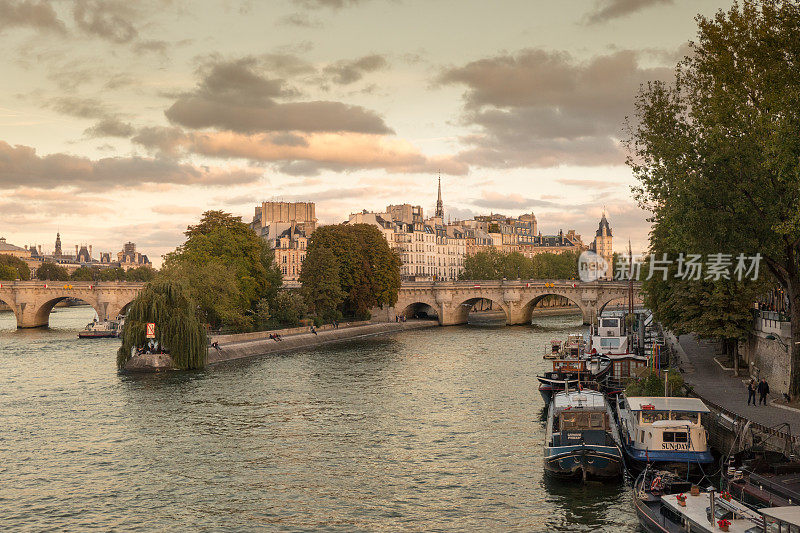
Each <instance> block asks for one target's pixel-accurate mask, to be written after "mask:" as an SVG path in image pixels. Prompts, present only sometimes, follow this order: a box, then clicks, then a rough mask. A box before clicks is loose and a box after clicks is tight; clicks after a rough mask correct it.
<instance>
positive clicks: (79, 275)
mask: <svg viewBox="0 0 800 533" xmlns="http://www.w3.org/2000/svg"><path fill="white" fill-rule="evenodd" d="M69 279H70V280H72V281H94V280H95V279H97V278H95V276H94V272H93V269H91V268H89V267H85V266H82V267H79V268H76V269H75V270H74V271H73V272H72V274H70V275H69Z"/></svg>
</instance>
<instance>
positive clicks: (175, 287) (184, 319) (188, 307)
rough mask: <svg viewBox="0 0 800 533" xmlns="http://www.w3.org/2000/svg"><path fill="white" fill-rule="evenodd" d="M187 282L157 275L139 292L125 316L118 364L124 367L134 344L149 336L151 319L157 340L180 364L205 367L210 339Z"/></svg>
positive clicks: (178, 365)
mask: <svg viewBox="0 0 800 533" xmlns="http://www.w3.org/2000/svg"><path fill="white" fill-rule="evenodd" d="M189 294H190V293H189V290H188V289H187V287H186V285H185V284H183V283H181V282H178V281H174V280H168V279H163V278H161V279H156V280H154V281H152V282H150V284H149V285H148V286H147V287H146V288H145V290H144V291H142V292H141V293H139V295H138V296H137V297H136V299H135V300H134V301H133V303H132V304H131V306H130V310H129V311H128V314H127V315H126V317H125V329H124V333H123V335H122V346H121V347H120V349H119V351H118V352H117V366H118V367H119V368H122V367H123V366H125V363H127V362H128V360H129V359H130V358H131V354H132V352H133V349H134V348H135V347H141V346H144V345H145V344H146V343H147V342H148V339H147V337H146V334H147V332H146V328H147V324H148V323H153V324H155V326H156V330H155V339H154V340H155V342H158V343H159V344H160V345H161V346H162V347H163V348H164V349H166V350H168V351H169V354H170V356H171V357H172V361H173V363H174V364H175V366H176V367H177V368H180V369H183V370H188V369H196V368H203V367H204V366H205V364H206V354H207V340H206V333H205V329H204V328H203V324H202V323H201V322H200V320H198V318H197V315H196V309H197V305H196V304H195V302H194V300H193V299H192V298H191V297H190V296H189Z"/></svg>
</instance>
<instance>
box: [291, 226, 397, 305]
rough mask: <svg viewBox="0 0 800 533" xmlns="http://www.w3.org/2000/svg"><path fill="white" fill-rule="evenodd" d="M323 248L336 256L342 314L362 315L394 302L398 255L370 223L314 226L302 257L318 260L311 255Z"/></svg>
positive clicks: (317, 261) (311, 260)
mask: <svg viewBox="0 0 800 533" xmlns="http://www.w3.org/2000/svg"><path fill="white" fill-rule="evenodd" d="M322 248H327V249H329V250H330V251H331V252H332V254H333V256H334V257H335V258H336V263H337V267H338V269H339V285H340V288H341V290H342V292H344V293H345V299H344V301H343V302H342V306H341V307H342V311H343V312H344V314H347V315H356V316H360V317H365V316H368V315H369V310H370V309H372V308H374V307H377V306H383V305H394V304H395V302H397V291H398V290H399V289H400V257H399V256H398V255H397V253H395V252H394V251H393V250H392V249H391V248H389V243H388V242H386V239H385V238H384V237H383V235H382V234H381V232H380V231H379V230H378V228H376V227H375V226H371V225H369V224H339V225H331V226H322V227H320V228H317V229H316V230H315V231H314V233H312V234H311V238H310V239H309V244H308V251H307V252H306V259H305V260H306V261H310V262H311V263H312V264H314V263H315V262H316V264H320V263H321V261H319V260H317V259H315V258H314V255H316V254H318V253H320V250H321V249H322ZM303 270H304V271H305V262H304V266H303ZM307 275H308V274H307Z"/></svg>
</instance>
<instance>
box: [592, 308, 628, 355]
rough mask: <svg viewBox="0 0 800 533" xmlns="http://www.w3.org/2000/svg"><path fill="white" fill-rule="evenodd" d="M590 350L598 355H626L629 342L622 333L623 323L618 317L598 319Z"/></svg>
mask: <svg viewBox="0 0 800 533" xmlns="http://www.w3.org/2000/svg"><path fill="white" fill-rule="evenodd" d="M591 349H592V351H596V352H597V353H599V354H604V355H612V354H613V355H616V354H627V353H628V351H629V349H630V340H629V338H628V335H626V334H625V333H624V322H623V320H622V318H620V317H600V318H599V319H598V320H597V326H596V327H595V328H594V334H593V335H592V337H591Z"/></svg>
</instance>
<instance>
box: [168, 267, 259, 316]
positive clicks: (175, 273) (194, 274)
mask: <svg viewBox="0 0 800 533" xmlns="http://www.w3.org/2000/svg"><path fill="white" fill-rule="evenodd" d="M156 279H164V280H182V281H184V282H185V283H186V286H187V289H188V290H189V292H190V295H191V297H192V300H193V301H194V302H195V304H196V305H197V313H196V314H197V316H198V317H199V318H200V320H202V322H203V323H204V324H209V325H210V326H211V327H213V328H215V329H216V328H227V329H229V330H231V331H247V330H249V329H251V328H252V326H253V324H252V319H251V318H250V317H249V316H248V315H247V311H248V307H247V306H246V302H244V301H243V298H242V294H241V290H240V287H239V284H238V282H237V280H236V271H235V270H234V269H233V268H232V267H230V266H227V265H225V264H223V263H222V261H220V260H218V259H211V260H209V261H207V262H205V263H196V262H194V261H185V260H182V261H169V262H168V263H165V265H164V268H162V269H161V273H160V274H159V276H158V277H157V278H156Z"/></svg>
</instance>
